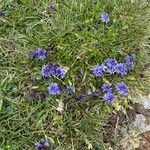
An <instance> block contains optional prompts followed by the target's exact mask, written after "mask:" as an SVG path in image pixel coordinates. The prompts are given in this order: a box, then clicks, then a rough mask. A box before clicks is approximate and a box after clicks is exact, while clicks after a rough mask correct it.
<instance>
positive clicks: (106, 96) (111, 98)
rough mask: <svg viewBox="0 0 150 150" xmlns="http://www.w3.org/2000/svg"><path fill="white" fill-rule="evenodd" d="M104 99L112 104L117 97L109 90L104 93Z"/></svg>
mask: <svg viewBox="0 0 150 150" xmlns="http://www.w3.org/2000/svg"><path fill="white" fill-rule="evenodd" d="M103 99H104V101H105V102H106V103H107V104H112V102H113V101H114V99H115V95H114V94H113V93H112V92H108V93H105V94H104V96H103Z"/></svg>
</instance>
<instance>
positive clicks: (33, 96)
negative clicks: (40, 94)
mask: <svg viewBox="0 0 150 150" xmlns="http://www.w3.org/2000/svg"><path fill="white" fill-rule="evenodd" d="M36 97H37V95H36V93H35V92H30V93H28V98H29V100H33V99H36Z"/></svg>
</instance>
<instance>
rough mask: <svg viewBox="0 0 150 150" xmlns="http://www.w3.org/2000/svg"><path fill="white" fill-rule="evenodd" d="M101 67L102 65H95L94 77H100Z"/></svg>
mask: <svg viewBox="0 0 150 150" xmlns="http://www.w3.org/2000/svg"><path fill="white" fill-rule="evenodd" d="M103 70H104V69H103V66H102V65H96V66H94V67H93V70H92V71H93V74H94V76H96V77H101V76H102V75H103Z"/></svg>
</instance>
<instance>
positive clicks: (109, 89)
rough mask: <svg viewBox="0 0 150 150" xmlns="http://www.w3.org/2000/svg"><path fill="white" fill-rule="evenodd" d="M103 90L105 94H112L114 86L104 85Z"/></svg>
mask: <svg viewBox="0 0 150 150" xmlns="http://www.w3.org/2000/svg"><path fill="white" fill-rule="evenodd" d="M102 90H103V92H105V93H108V92H109V93H110V92H112V85H111V84H103V85H102Z"/></svg>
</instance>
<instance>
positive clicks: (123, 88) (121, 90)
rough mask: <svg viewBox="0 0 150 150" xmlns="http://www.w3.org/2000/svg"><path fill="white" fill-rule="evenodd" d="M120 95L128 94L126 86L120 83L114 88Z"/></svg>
mask: <svg viewBox="0 0 150 150" xmlns="http://www.w3.org/2000/svg"><path fill="white" fill-rule="evenodd" d="M115 88H116V90H117V91H118V92H119V94H120V95H126V94H127V93H128V90H129V88H128V86H127V85H126V84H125V83H124V82H120V83H118V84H117V85H116V86H115Z"/></svg>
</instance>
